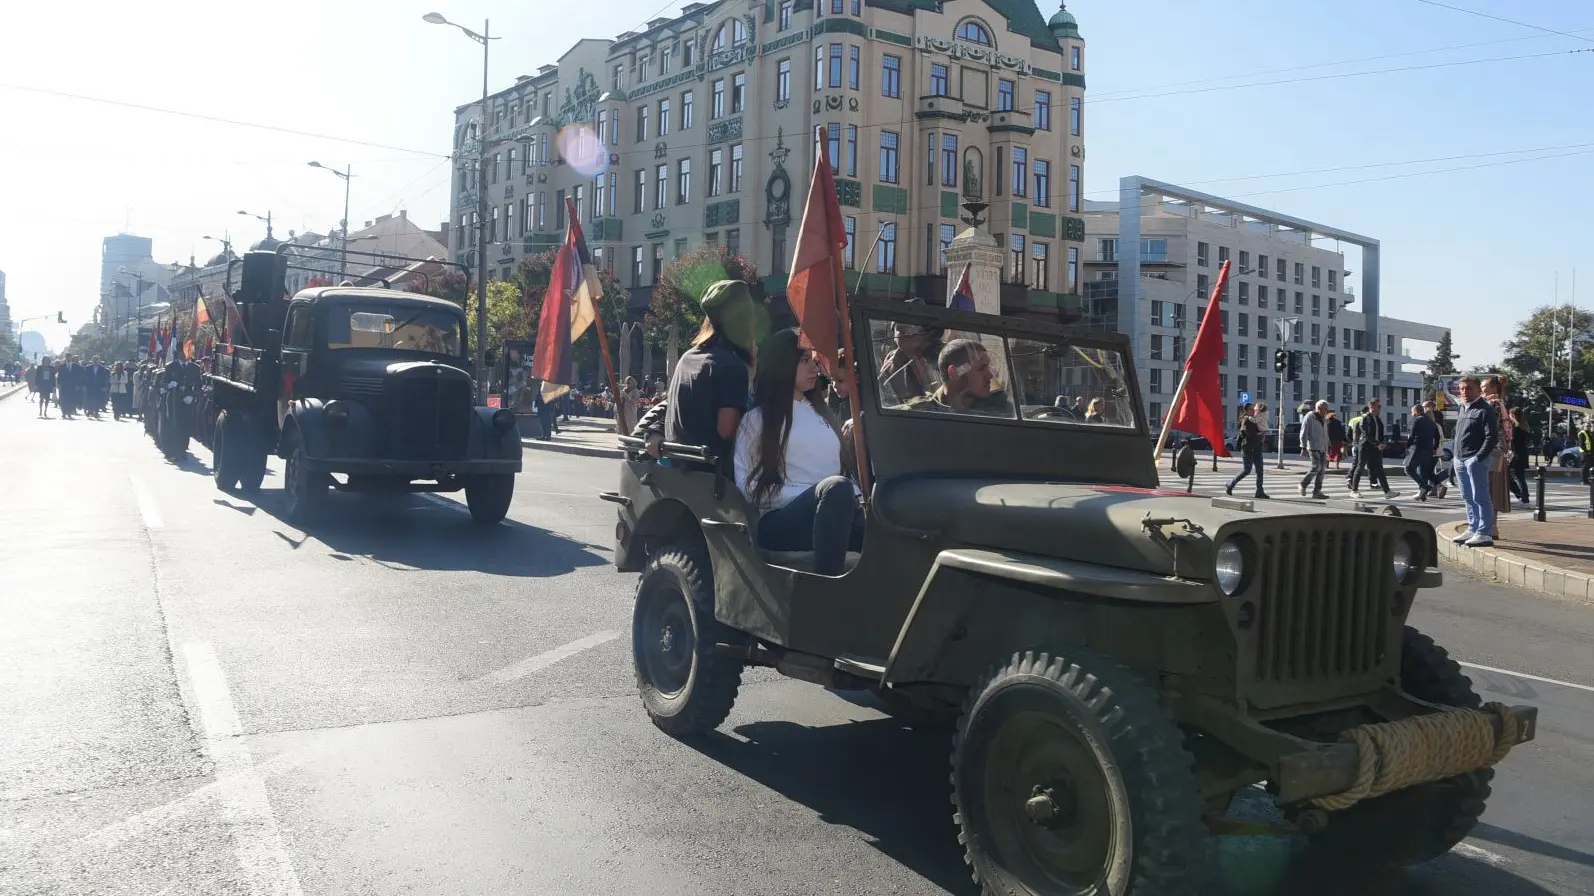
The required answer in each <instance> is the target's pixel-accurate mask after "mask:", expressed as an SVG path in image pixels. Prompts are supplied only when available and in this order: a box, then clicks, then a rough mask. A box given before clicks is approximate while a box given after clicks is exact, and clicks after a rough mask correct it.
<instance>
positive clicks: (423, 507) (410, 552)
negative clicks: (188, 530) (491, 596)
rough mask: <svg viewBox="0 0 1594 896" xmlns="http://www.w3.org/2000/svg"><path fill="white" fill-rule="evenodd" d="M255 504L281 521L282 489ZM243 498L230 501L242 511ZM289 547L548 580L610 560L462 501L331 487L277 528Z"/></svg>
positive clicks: (388, 563)
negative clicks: (470, 509)
mask: <svg viewBox="0 0 1594 896" xmlns="http://www.w3.org/2000/svg"><path fill="white" fill-rule="evenodd" d="M253 498H254V501H253V504H254V507H255V508H258V510H259V511H260V512H263V513H266V514H268V515H270V516H272V517H275V518H276V519H278V520H283V504H284V495H283V492H282V491H281V490H280V489H262V490H261V491H260V492H258V493H256V494H255V495H254V496H253ZM245 503H246V502H245V501H244V500H243V499H240V498H232V499H231V500H229V501H228V502H226V504H227V506H229V507H232V508H233V509H235V510H239V511H241V512H249V511H244V508H243V507H242V506H239V505H243V504H245ZM276 534H277V537H278V538H280V539H282V541H283V542H284V544H285V545H286V546H287V547H288V548H289V549H290V550H295V551H297V550H304V549H306V548H307V547H312V546H314V545H316V544H317V543H319V544H320V545H324V546H325V547H326V548H328V549H330V553H331V554H332V555H333V556H334V557H338V558H339V559H348V558H349V557H352V556H359V557H366V558H369V559H370V560H372V561H374V562H376V563H380V564H382V565H383V566H385V567H387V568H389V569H394V570H398V571H405V570H412V569H415V570H429V571H449V570H469V571H473V572H482V573H486V574H488V575H498V576H513V577H526V578H550V577H553V576H558V575H563V574H565V573H568V572H571V571H573V570H576V569H582V568H584V567H589V566H602V565H605V564H607V563H609V558H608V557H607V556H605V555H604V553H603V552H604V551H606V550H607V548H606V547H603V546H600V545H591V544H587V543H585V542H582V541H577V540H575V539H572V538H567V537H566V536H563V535H560V534H558V533H555V532H549V531H547V530H545V529H539V528H537V527H535V526H528V525H526V524H524V523H519V522H516V521H514V520H512V519H506V520H504V521H503V522H502V523H499V524H498V525H496V526H478V525H476V524H474V523H472V522H471V519H470V515H469V513H467V512H466V511H465V509H464V507H463V506H461V505H457V504H454V503H453V502H446V503H438V502H435V501H432V500H428V499H427V498H424V497H421V496H419V495H412V494H401V495H361V494H339V493H336V492H334V493H332V494H330V495H328V496H327V502H326V505H325V507H323V508H322V510H321V513H320V514H319V515H318V518H317V519H315V520H314V521H312V522H309V523H307V524H306V525H305V526H303V527H290V531H280V530H279V531H278V532H277V533H276Z"/></svg>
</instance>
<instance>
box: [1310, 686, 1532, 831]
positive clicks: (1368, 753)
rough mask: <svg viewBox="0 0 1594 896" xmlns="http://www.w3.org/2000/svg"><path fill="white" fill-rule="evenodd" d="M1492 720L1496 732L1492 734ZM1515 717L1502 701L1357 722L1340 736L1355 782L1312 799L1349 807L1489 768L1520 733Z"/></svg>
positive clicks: (1333, 806)
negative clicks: (1351, 757) (1353, 760)
mask: <svg viewBox="0 0 1594 896" xmlns="http://www.w3.org/2000/svg"><path fill="white" fill-rule="evenodd" d="M1495 719H1498V720H1499V727H1500V733H1499V734H1498V735H1496V734H1495ZM1519 727H1520V726H1519V723H1518V721H1517V717H1516V716H1515V715H1513V714H1512V713H1511V710H1510V708H1509V707H1507V706H1506V705H1505V704H1504V703H1485V704H1484V705H1483V708H1482V709H1452V710H1449V711H1447V712H1436V713H1430V714H1428V715H1423V716H1412V717H1411V718H1408V719H1402V720H1400V721H1398V722H1380V723H1378V724H1374V725H1358V726H1356V727H1355V728H1352V729H1350V730H1349V731H1345V732H1342V733H1341V734H1340V736H1339V739H1340V741H1341V742H1344V743H1351V744H1355V745H1356V751H1357V755H1358V758H1359V765H1358V768H1357V771H1356V783H1355V784H1352V785H1351V787H1350V789H1348V790H1346V791H1344V792H1343V793H1334V794H1329V795H1327V796H1320V797H1316V798H1314V799H1312V800H1311V804H1312V805H1314V806H1317V807H1319V808H1322V809H1330V810H1339V809H1349V808H1350V807H1351V806H1354V805H1356V804H1357V803H1359V802H1361V801H1362V800H1366V799H1372V798H1374V797H1379V796H1383V795H1384V794H1386V793H1392V792H1394V791H1396V790H1403V789H1405V788H1407V787H1412V786H1415V785H1417V784H1427V783H1429V782H1431V781H1440V780H1443V779H1445V778H1449V777H1453V776H1455V775H1461V774H1466V773H1467V772H1474V771H1477V770H1479V769H1483V768H1489V767H1492V766H1494V765H1496V764H1498V763H1499V762H1500V760H1502V759H1504V758H1505V757H1506V754H1507V753H1510V752H1511V748H1512V747H1514V746H1516V744H1517V741H1518V740H1519V739H1520V737H1521V731H1520V730H1519Z"/></svg>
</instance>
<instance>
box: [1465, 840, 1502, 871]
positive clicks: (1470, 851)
mask: <svg viewBox="0 0 1594 896" xmlns="http://www.w3.org/2000/svg"><path fill="white" fill-rule="evenodd" d="M1455 851H1456V852H1459V853H1461V854H1462V855H1464V856H1472V857H1473V858H1475V859H1478V860H1480V861H1484V862H1488V863H1489V864H1490V865H1494V866H1495V867H1497V868H1503V867H1505V866H1506V865H1508V864H1510V860H1509V859H1507V858H1506V857H1505V856H1502V855H1500V854H1498V853H1493V852H1490V851H1488V850H1487V849H1484V848H1482V847H1479V846H1473V845H1472V844H1471V843H1467V842H1466V841H1462V842H1460V843H1457V844H1456V845H1455Z"/></svg>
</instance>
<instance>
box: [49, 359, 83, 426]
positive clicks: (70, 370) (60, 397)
mask: <svg viewBox="0 0 1594 896" xmlns="http://www.w3.org/2000/svg"><path fill="white" fill-rule="evenodd" d="M82 379H83V365H81V364H79V363H78V362H77V357H76V356H75V355H67V356H66V357H65V360H64V362H63V363H62V365H61V369H60V370H58V371H56V374H55V391H56V398H55V403H56V405H57V406H58V407H60V409H61V417H62V418H64V419H66V420H74V419H76V418H77V412H78V410H79V409H80V408H81V407H82V405H83V403H82V402H81V401H79V400H78V389H79V387H80V385H81V382H82Z"/></svg>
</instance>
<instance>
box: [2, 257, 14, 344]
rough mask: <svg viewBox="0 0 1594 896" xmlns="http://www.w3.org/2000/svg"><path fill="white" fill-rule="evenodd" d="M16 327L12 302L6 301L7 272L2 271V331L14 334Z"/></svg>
mask: <svg viewBox="0 0 1594 896" xmlns="http://www.w3.org/2000/svg"><path fill="white" fill-rule="evenodd" d="M16 329H17V328H16V327H15V326H14V325H13V324H12V323H11V304H10V303H9V302H7V301H6V272H5V271H0V333H6V334H14V333H15V332H16Z"/></svg>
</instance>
